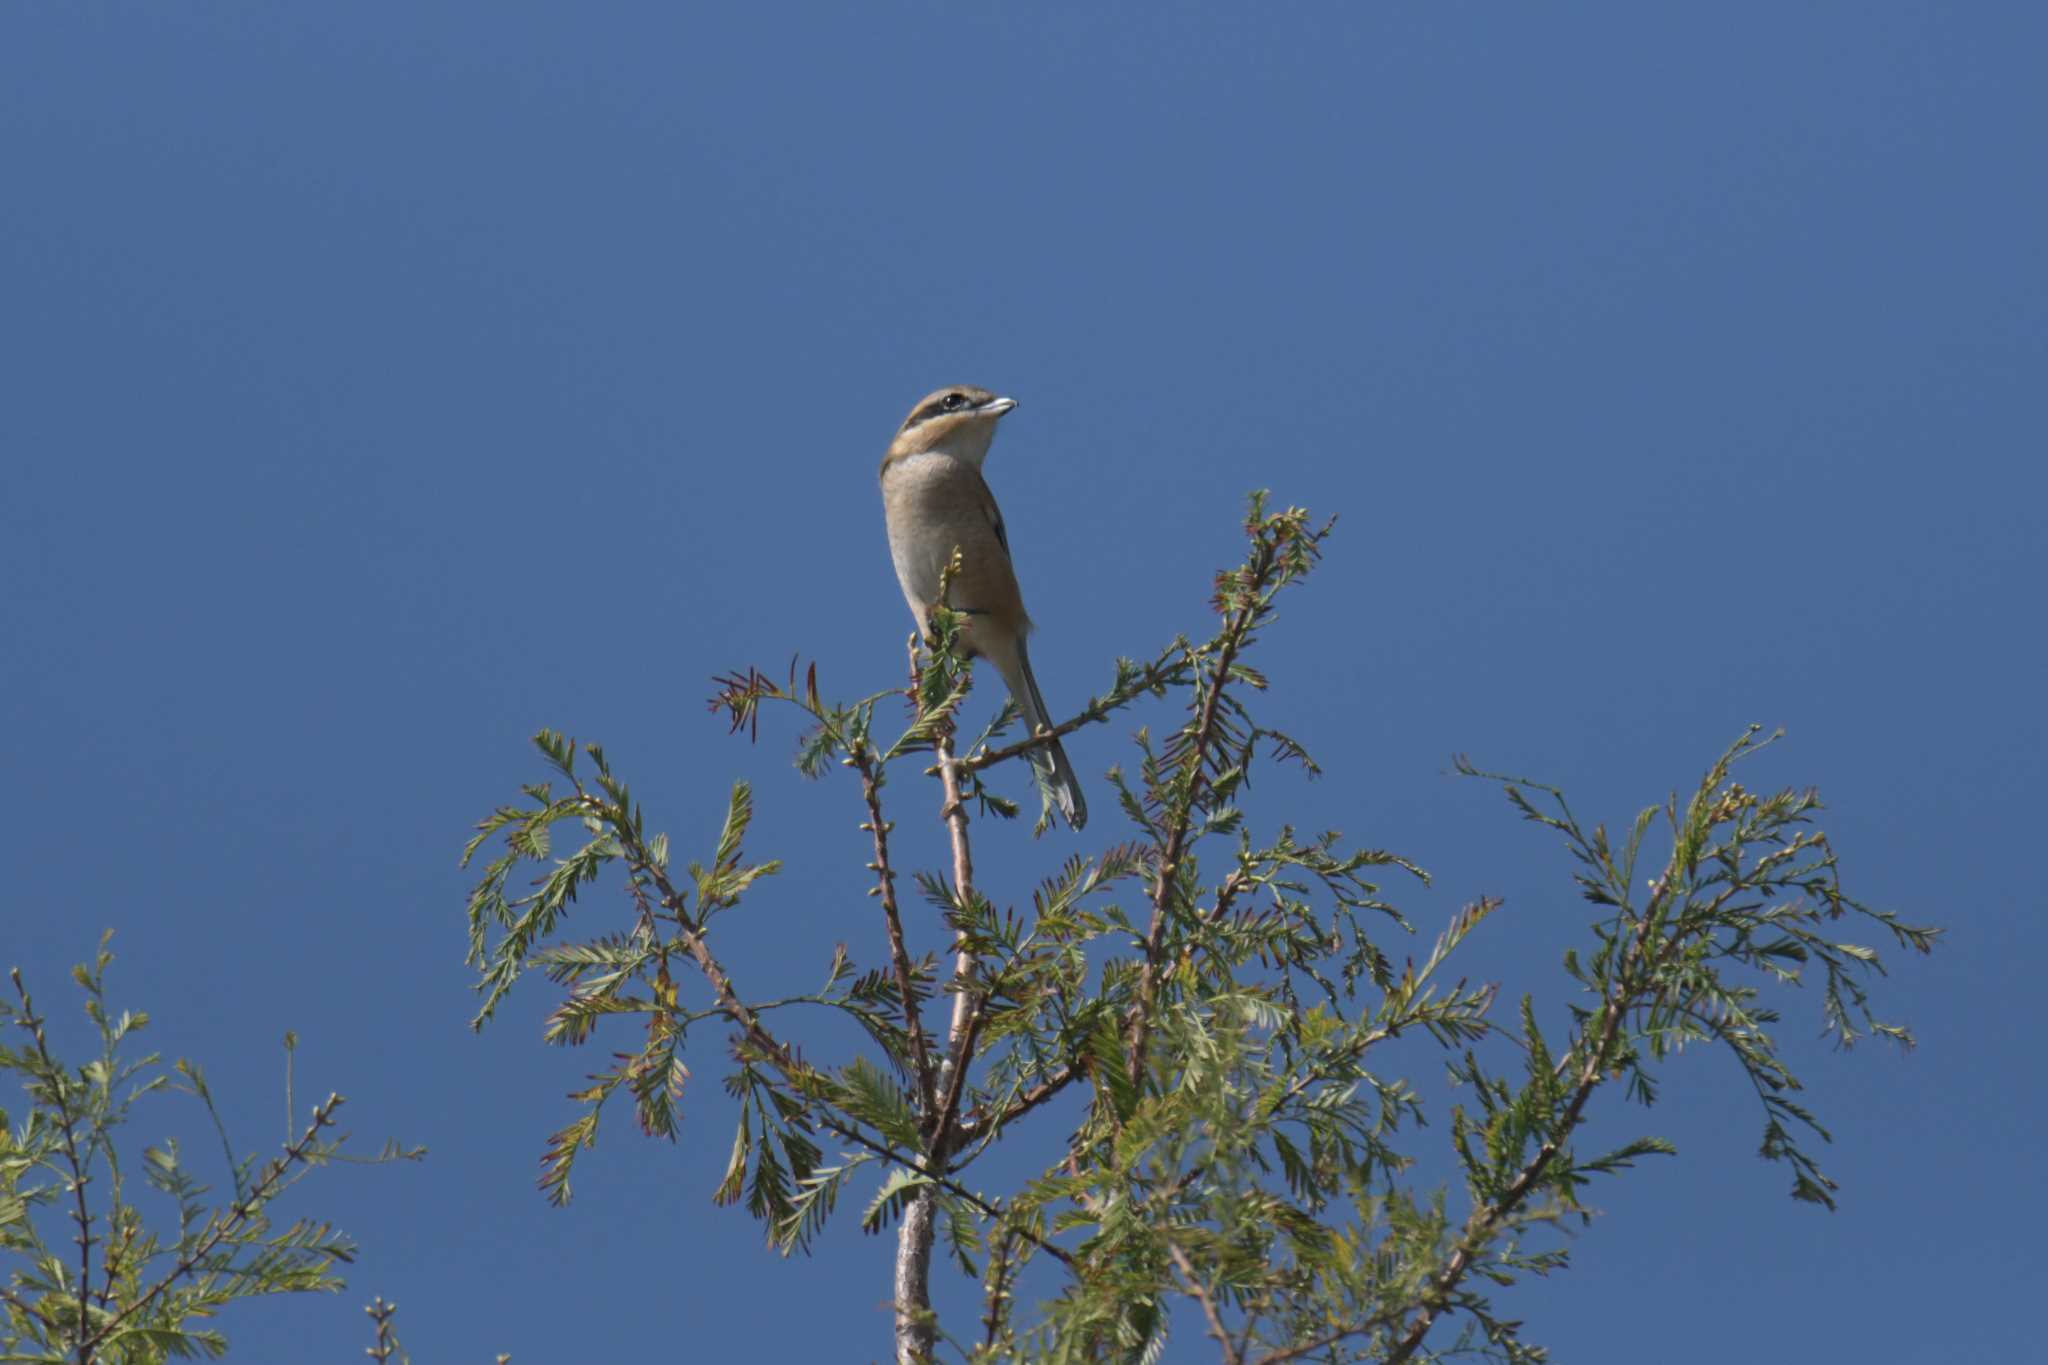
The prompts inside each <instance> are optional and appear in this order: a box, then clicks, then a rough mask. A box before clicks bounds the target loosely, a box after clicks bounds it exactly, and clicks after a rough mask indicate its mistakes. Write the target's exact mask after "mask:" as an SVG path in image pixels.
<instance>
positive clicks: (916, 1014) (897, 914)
mask: <svg viewBox="0 0 2048 1365" xmlns="http://www.w3.org/2000/svg"><path fill="white" fill-rule="evenodd" d="M851 762H852V763H853V765H854V767H855V768H857V769H858V770H859V772H860V783H861V798H862V800H864V801H865V802H866V803H867V808H868V819H867V825H866V826H865V828H866V829H867V830H868V831H869V832H870V833H871V834H873V836H874V840H875V860H874V862H872V863H870V864H869V866H870V867H872V868H873V869H874V873H875V890H874V894H875V895H876V896H877V897H879V898H880V900H881V902H882V922H883V924H884V925H885V926H886V927H887V929H888V933H889V960H890V962H891V964H892V965H893V967H894V968H895V972H896V993H897V995H898V996H899V997H900V998H901V1001H902V1005H903V1031H904V1032H905V1033H906V1034H908V1035H909V1038H910V1060H911V1065H912V1067H913V1068H915V1070H916V1072H917V1094H918V1099H919V1101H920V1102H921V1104H922V1107H923V1109H924V1112H925V1113H927V1114H929V1113H931V1112H932V1109H933V1105H934V1103H935V1100H936V1090H937V1077H936V1076H935V1075H934V1074H933V1070H932V1058H931V1046H930V1044H929V1043H927V1042H926V1041H925V1036H924V1011H923V1010H922V1009H921V1008H919V1006H918V1000H917V986H916V975H915V973H914V972H913V971H912V970H911V966H910V950H909V949H908V948H907V947H905V945H904V941H903V915H902V912H901V911H900V910H899V909H898V907H897V904H896V873H895V872H894V871H893V870H892V869H891V868H890V866H889V831H890V830H891V829H892V828H894V827H893V826H892V825H891V824H890V823H889V822H888V821H886V820H884V819H883V818H882V784H881V774H880V773H879V772H878V771H877V770H876V767H875V755H874V751H873V750H872V749H870V748H869V747H868V746H867V745H865V744H862V745H861V746H860V747H859V749H858V751H857V752H856V753H855V754H854V755H853V757H852V759H851Z"/></svg>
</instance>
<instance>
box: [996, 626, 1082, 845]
mask: <svg viewBox="0 0 2048 1365" xmlns="http://www.w3.org/2000/svg"><path fill="white" fill-rule="evenodd" d="M993 662H994V663H995V665H996V668H997V670H998V671H999V672H1001V673H1002V675H1003V681H1004V682H1006V683H1008V684H1009V687H1010V696H1011V697H1012V698H1014V699H1015V700H1016V703H1017V709H1018V710H1019V711H1021V712H1022V713H1023V715H1024V725H1025V727H1026V729H1028V730H1029V731H1030V732H1031V733H1032V734H1036V733H1038V731H1039V729H1040V727H1044V728H1046V729H1050V728H1052V723H1053V722H1052V713H1051V712H1050V711H1047V710H1046V709H1045V698H1044V697H1043V696H1041V695H1040V694H1039V691H1038V679H1037V678H1036V677H1035V676H1033V674H1032V672H1031V655H1030V653H1029V652H1028V651H1027V650H1026V649H1025V648H1024V641H1023V640H1022V639H1019V640H1018V641H1017V656H1016V660H1015V662H1016V668H1015V669H1014V670H1012V669H1010V668H1008V667H1005V665H1007V664H1009V663H1010V662H1011V661H1010V660H1008V659H1002V658H996V659H994V660H993ZM1030 758H1031V766H1032V767H1033V768H1035V769H1037V770H1038V775H1039V776H1040V778H1042V779H1043V780H1044V782H1045V784H1046V786H1047V787H1049V788H1051V789H1052V796H1053V801H1054V802H1055V803H1056V804H1057V805H1058V806H1059V808H1060V814H1061V815H1063V816H1065V817H1066V821H1067V825H1068V827H1069V828H1071V829H1079V828H1081V826H1083V825H1085V824H1087V823H1088V802H1087V801H1086V800H1084V799H1083V798H1082V796H1081V779H1080V778H1079V777H1077V776H1075V775H1074V765H1073V764H1071V763H1069V762H1068V761H1067V751H1066V750H1065V749H1063V748H1062V747H1060V742H1059V741H1058V740H1054V741H1052V742H1051V743H1050V744H1042V745H1040V746H1039V747H1037V748H1036V749H1033V750H1032V751H1031V753H1030Z"/></svg>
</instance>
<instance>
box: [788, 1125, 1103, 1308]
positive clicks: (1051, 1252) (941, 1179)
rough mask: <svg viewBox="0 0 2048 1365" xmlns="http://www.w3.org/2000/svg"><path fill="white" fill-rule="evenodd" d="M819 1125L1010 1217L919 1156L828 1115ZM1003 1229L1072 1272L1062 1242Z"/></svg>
mask: <svg viewBox="0 0 2048 1365" xmlns="http://www.w3.org/2000/svg"><path fill="white" fill-rule="evenodd" d="M817 1122H818V1126H819V1127H821V1128H824V1129H827V1130H828V1131H830V1132H834V1133H837V1134H839V1136H841V1137H843V1138H845V1139H846V1140H847V1141H848V1142H851V1143H853V1144H854V1145H856V1146H858V1147H863V1148H866V1149H867V1150H868V1151H870V1152H873V1153H874V1154H875V1155H876V1156H879V1157H882V1158H884V1159H886V1160H888V1161H892V1162H894V1163H895V1164H896V1165H898V1166H901V1167H903V1168H904V1169H905V1170H908V1171H915V1172H917V1173H918V1174H919V1175H921V1176H923V1177H924V1178H925V1179H927V1180H929V1181H930V1182H931V1183H932V1184H934V1185H936V1186H938V1187H939V1188H940V1189H942V1190H944V1191H946V1192H947V1193H948V1194H952V1195H957V1196H959V1197H960V1198H962V1199H964V1200H966V1201H967V1202H968V1203H970V1204H972V1205H974V1207H976V1208H977V1209H980V1210H981V1211H982V1212H983V1213H985V1214H987V1215H988V1216H989V1217H990V1218H993V1219H995V1220H997V1221H998V1222H1001V1221H1002V1220H1003V1219H1005V1218H1007V1217H1008V1214H1007V1212H1006V1211H1005V1210H1004V1208H1003V1206H1002V1205H1000V1204H992V1203H990V1202H989V1201H988V1200H986V1199H983V1198H982V1197H981V1196H980V1195H978V1194H976V1193H975V1192H974V1191H973V1190H970V1189H968V1188H967V1187H966V1186H965V1185H962V1184H961V1183H960V1182H959V1181H957V1180H955V1179H953V1178H952V1177H951V1176H944V1175H939V1174H936V1173H935V1172H933V1171H931V1170H930V1169H928V1168H927V1167H926V1165H925V1164H924V1163H923V1162H922V1161H921V1160H920V1159H919V1158H918V1157H916V1156H914V1155H910V1154H906V1153H903V1152H899V1151H897V1150H896V1149H895V1148H893V1147H891V1146H889V1145H888V1144H887V1143H885V1142H877V1141H875V1140H874V1139H873V1138H871V1137H869V1136H868V1135H867V1134H866V1133H863V1132H861V1131H860V1130H859V1129H858V1128H855V1127H852V1126H851V1125H849V1124H845V1123H841V1122H840V1121H839V1120H838V1119H835V1118H832V1117H830V1116H829V1115H827V1116H824V1117H820V1118H819V1119H818V1121H817ZM1004 1226H1005V1227H1008V1228H1009V1229H1011V1230H1012V1231H1014V1232H1015V1233H1016V1235H1017V1236H1019V1237H1022V1238H1023V1239H1024V1240H1025V1241H1027V1242H1029V1243H1031V1244H1032V1245H1033V1246H1035V1247H1037V1248H1038V1249H1039V1250H1040V1251H1043V1252H1045V1253H1046V1254H1047V1255H1048V1256H1050V1257H1052V1258H1053V1259H1054V1260H1055V1261H1058V1262H1059V1263H1060V1264H1061V1265H1063V1266H1065V1267H1066V1268H1067V1269H1069V1270H1072V1269H1074V1268H1075V1267H1074V1253H1073V1252H1071V1251H1068V1250H1067V1249H1066V1248H1065V1247H1063V1246H1061V1245H1060V1244H1059V1243H1057V1242H1048V1241H1046V1240H1045V1239H1044V1238H1043V1237H1040V1236H1039V1235H1038V1234H1037V1233H1035V1232H1033V1231H1031V1230H1030V1229H1029V1228H1027V1227H1024V1226H1022V1225H1021V1224H1017V1223H1005V1224H1004Z"/></svg>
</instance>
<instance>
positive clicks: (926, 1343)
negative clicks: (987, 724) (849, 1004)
mask: <svg viewBox="0 0 2048 1365" xmlns="http://www.w3.org/2000/svg"><path fill="white" fill-rule="evenodd" d="M932 747H933V750H934V752H935V755H936V757H937V759H938V770H939V785H940V789H941V791H942V792H943V797H942V804H941V805H940V807H939V816H940V818H941V819H942V820H944V821H945V823H946V832H947V835H948V837H949V838H950V840H951V842H952V846H953V899H954V901H955V903H957V904H959V905H962V906H965V905H968V904H969V903H971V902H972V900H973V898H974V850H973V847H972V846H971V845H970V844H969V842H968V838H967V803H966V802H965V801H964V800H963V799H962V797H961V794H960V766H959V762H958V760H956V759H955V758H954V756H953V736H952V734H951V732H950V730H941V731H940V733H939V734H938V736H937V737H936V738H935V739H934V740H933V744H932ZM953 947H954V952H953V986H952V990H953V1018H952V1022H951V1024H950V1025H949V1027H948V1028H947V1030H946V1050H945V1053H944V1056H943V1057H942V1059H941V1060H940V1062H939V1065H938V1075H937V1084H936V1085H935V1087H934V1090H935V1092H936V1094H937V1096H938V1097H940V1099H939V1103H938V1105H937V1106H936V1107H935V1108H933V1109H931V1110H928V1111H927V1112H926V1119H927V1122H928V1123H929V1125H930V1133H931V1145H930V1148H929V1150H928V1151H927V1152H926V1155H925V1168H926V1170H928V1171H929V1172H930V1173H931V1174H933V1175H944V1174H945V1171H946V1159H947V1156H948V1148H949V1146H950V1145H951V1137H952V1133H951V1128H952V1123H951V1119H952V1116H953V1114H954V1112H955V1111H956V1110H957V1108H958V1106H959V1103H960V1095H961V1094H962V1092H963V1090H964V1088H965V1085H964V1079H965V1077H966V1074H967V1068H968V1067H969V1066H970V1065H971V1064H972V1062H973V1056H972V1053H973V1048H974V1035H975V1032H976V1027H975V1026H976V1024H977V1022H978V1021H979V1019H980V1010H979V1009H978V1008H976V1006H975V1003H974V1001H973V999H972V996H973V989H972V988H973V982H974V973H975V961H974V954H973V953H972V952H971V951H970V950H969V949H968V947H967V935H966V932H965V931H964V930H958V931H955V933H954V936H953ZM937 1204H938V1190H937V1187H935V1186H932V1185H924V1186H920V1187H919V1188H918V1190H917V1192H916V1193H915V1194H913V1195H912V1196H911V1199H910V1203H909V1204H908V1205H907V1206H906V1207H905V1208H904V1210H903V1224H902V1226H901V1227H900V1228H898V1229H897V1232H896V1286H895V1289H896V1300H895V1302H896V1361H897V1365H925V1362H928V1361H930V1360H931V1358H932V1348H933V1346H934V1344H935V1343H936V1342H937V1340H938V1323H937V1321H936V1319H934V1318H933V1316H932V1311H931V1263H932V1242H933V1238H934V1234H935V1232H936V1228H935V1226H934V1224H933V1217H934V1214H935V1213H936V1212H937Z"/></svg>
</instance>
